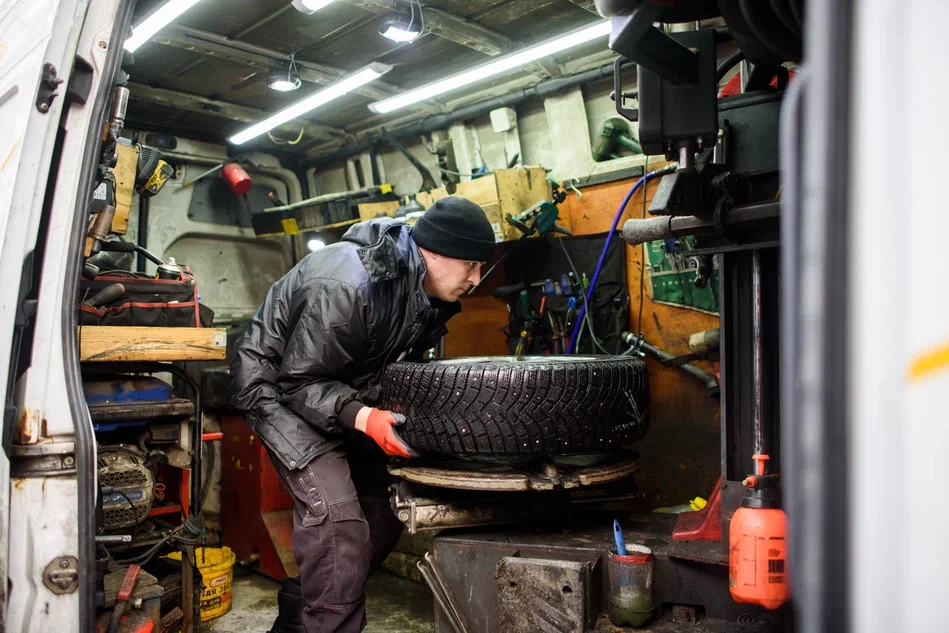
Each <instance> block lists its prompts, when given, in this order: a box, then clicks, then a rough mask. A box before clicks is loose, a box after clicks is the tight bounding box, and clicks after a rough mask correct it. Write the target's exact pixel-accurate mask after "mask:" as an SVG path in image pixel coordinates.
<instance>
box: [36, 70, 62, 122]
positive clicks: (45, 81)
mask: <svg viewBox="0 0 949 633" xmlns="http://www.w3.org/2000/svg"><path fill="white" fill-rule="evenodd" d="M61 83H63V80H62V79H60V78H59V77H57V76H56V67H55V66H53V65H52V64H43V74H42V77H41V78H40V87H39V90H38V91H37V93H36V109H37V110H39V111H40V112H42V113H43V114H46V113H47V112H49V108H50V106H51V105H53V99H55V98H56V97H57V96H59V93H58V92H56V89H57V88H58V87H59V84H61Z"/></svg>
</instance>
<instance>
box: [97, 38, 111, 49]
mask: <svg viewBox="0 0 949 633" xmlns="http://www.w3.org/2000/svg"><path fill="white" fill-rule="evenodd" d="M99 48H101V49H106V48H109V43H108V42H106V41H105V40H99Z"/></svg>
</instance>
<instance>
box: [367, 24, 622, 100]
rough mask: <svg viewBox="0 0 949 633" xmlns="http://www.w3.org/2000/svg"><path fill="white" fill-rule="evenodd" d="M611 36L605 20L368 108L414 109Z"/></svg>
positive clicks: (608, 25)
mask: <svg viewBox="0 0 949 633" xmlns="http://www.w3.org/2000/svg"><path fill="white" fill-rule="evenodd" d="M609 34H610V21H609V20H603V21H601V22H597V23H596V24H593V25H591V26H587V27H584V28H582V29H578V30H576V31H571V32H569V33H566V34H564V35H561V36H559V37H555V38H553V39H550V40H547V41H546V42H541V43H540V44H537V45H535V46H530V47H528V48H525V49H523V50H520V51H517V52H516V53H511V54H510V55H505V56H503V57H501V58H499V59H496V60H494V61H491V62H488V63H487V64H482V65H481V66H477V67H475V68H472V69H471V70H466V71H465V72H462V73H458V74H457V75H452V76H451V77H446V78H445V79H439V80H438V81H433V82H432V83H429V84H425V85H424V86H421V87H420V88H416V89H414V90H409V91H408V92H404V93H402V94H400V95H396V96H394V97H389V98H388V99H383V100H382V101H376V102H375V103H371V104H369V109H370V110H372V111H373V112H375V113H377V114H386V113H388V112H393V111H395V110H398V109H400V108H404V107H406V106H409V105H412V104H413V103H418V102H419V101H425V100H426V99H431V98H433V97H437V96H438V95H442V94H445V93H446V92H451V91H452V90H457V89H458V88H462V87H464V86H467V85H468V84H473V83H475V82H476V81H482V80H484V79H488V78H489V77H494V76H497V75H500V74H502V73H505V72H507V71H509V70H513V69H514V68H517V67H519V66H523V65H524V64H529V63H530V62H534V61H537V60H538V59H541V58H543V57H547V56H548V55H553V54H554V53H559V52H561V51H565V50H567V49H568V48H573V47H574V46H579V45H580V44H585V43H587V42H590V41H593V40H595V39H597V38H600V37H606V36H607V35H609Z"/></svg>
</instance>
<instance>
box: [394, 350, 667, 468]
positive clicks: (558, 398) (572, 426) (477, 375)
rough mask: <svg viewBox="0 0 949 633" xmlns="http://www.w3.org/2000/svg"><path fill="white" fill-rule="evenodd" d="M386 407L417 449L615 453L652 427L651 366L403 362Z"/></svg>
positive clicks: (529, 360)
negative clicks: (648, 368) (401, 419)
mask: <svg viewBox="0 0 949 633" xmlns="http://www.w3.org/2000/svg"><path fill="white" fill-rule="evenodd" d="M382 406H383V407H384V408H386V409H389V410H391V411H394V412H397V413H402V414H404V415H405V417H406V422H405V424H404V425H403V426H401V427H399V434H400V435H401V436H402V438H403V439H404V440H405V441H406V442H407V443H408V444H409V445H410V446H412V447H413V448H414V449H416V450H418V451H420V452H428V453H443V454H450V455H471V456H474V455H496V456H528V455H569V454H577V453H607V452H612V451H615V450H619V449H620V448H621V447H622V446H623V445H626V444H629V443H630V442H634V441H636V440H638V439H640V438H641V437H642V436H643V435H644V434H645V433H646V430H647V429H648V426H649V416H648V409H649V388H648V382H647V379H646V367H645V363H643V361H641V360H639V359H638V358H628V357H622V356H601V357H595V356H589V357H574V356H560V357H558V356H522V357H507V356H498V357H483V358H459V359H449V360H441V361H434V362H430V363H406V362H399V363H394V364H392V365H390V366H389V367H388V368H387V369H386V374H385V381H384V387H383V402H382Z"/></svg>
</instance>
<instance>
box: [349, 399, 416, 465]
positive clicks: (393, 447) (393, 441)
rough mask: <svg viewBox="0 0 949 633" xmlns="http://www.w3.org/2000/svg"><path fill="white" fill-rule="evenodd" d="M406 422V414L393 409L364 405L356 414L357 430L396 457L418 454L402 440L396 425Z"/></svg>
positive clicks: (387, 453) (386, 452) (408, 456)
mask: <svg viewBox="0 0 949 633" xmlns="http://www.w3.org/2000/svg"><path fill="white" fill-rule="evenodd" d="M403 422H405V416H404V415H401V414H399V413H392V412H391V411H382V410H380V409H370V408H369V407H363V408H362V409H360V411H359V413H358V414H357V415H356V430H358V431H362V432H363V433H365V434H366V435H368V436H369V437H371V438H372V439H373V440H375V442H376V444H378V445H379V447H380V448H381V449H382V451H383V452H384V453H385V454H386V455H391V456H394V457H405V458H406V459H408V458H410V457H416V456H417V454H416V453H415V452H414V451H413V450H412V449H411V448H409V447H408V445H407V444H406V443H405V442H403V441H402V438H401V437H399V434H398V433H397V432H396V430H395V427H396V426H398V425H400V424H402V423H403Z"/></svg>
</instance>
